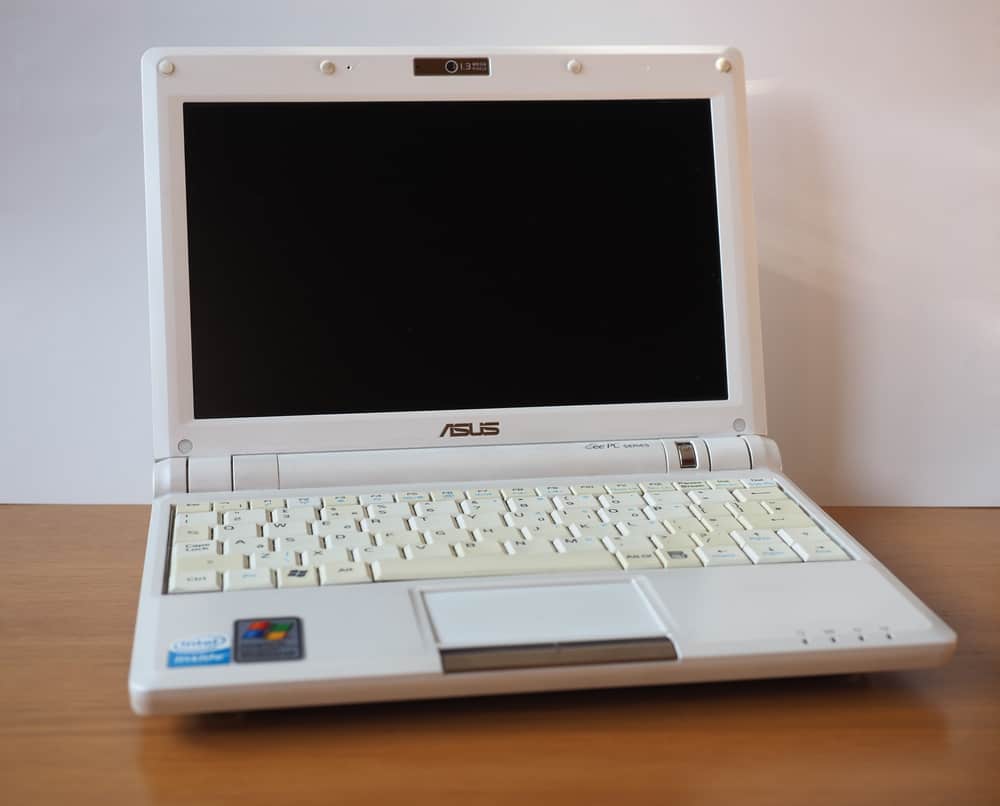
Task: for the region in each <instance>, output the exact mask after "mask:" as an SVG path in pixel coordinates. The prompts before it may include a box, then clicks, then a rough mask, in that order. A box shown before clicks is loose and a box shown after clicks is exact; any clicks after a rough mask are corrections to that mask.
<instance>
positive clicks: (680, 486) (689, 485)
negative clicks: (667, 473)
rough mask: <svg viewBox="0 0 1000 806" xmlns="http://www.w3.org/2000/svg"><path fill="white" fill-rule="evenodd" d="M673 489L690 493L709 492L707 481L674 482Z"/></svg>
mask: <svg viewBox="0 0 1000 806" xmlns="http://www.w3.org/2000/svg"><path fill="white" fill-rule="evenodd" d="M674 488H675V489H677V490H682V491H683V492H686V493H688V492H691V490H711V489H712V488H711V487H709V485H708V482H707V481H675V482H674Z"/></svg>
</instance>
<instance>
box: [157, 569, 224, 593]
mask: <svg viewBox="0 0 1000 806" xmlns="http://www.w3.org/2000/svg"><path fill="white" fill-rule="evenodd" d="M221 589H222V583H221V582H220V580H219V575H218V574H217V573H216V572H215V571H192V572H189V573H182V574H171V575H170V580H169V582H168V585H167V590H168V591H169V592H170V593H209V592H212V591H217V590H221Z"/></svg>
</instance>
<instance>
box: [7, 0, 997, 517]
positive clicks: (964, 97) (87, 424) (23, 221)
mask: <svg viewBox="0 0 1000 806" xmlns="http://www.w3.org/2000/svg"><path fill="white" fill-rule="evenodd" d="M573 43H581V44H584V43H586V44H590V43H607V44H615V43H669V44H692V43H697V44H716V43H718V44H734V45H737V46H739V47H741V48H742V49H743V51H744V55H745V57H746V61H747V66H748V75H749V78H750V80H751V93H752V95H751V98H750V104H749V109H750V128H751V132H750V134H751V145H752V150H753V163H754V183H755V196H756V206H757V211H756V212H757V220H758V231H759V242H760V258H761V268H762V272H761V287H762V300H763V303H762V304H763V313H764V343H765V357H766V365H767V389H768V407H769V415H770V418H769V419H770V431H771V433H772V434H773V435H774V436H775V437H776V438H777V439H778V441H779V444H780V445H781V446H782V449H783V453H784V458H785V463H786V469H787V470H788V471H789V472H790V473H791V475H792V476H793V477H795V478H796V479H797V480H798V481H800V483H801V484H802V485H803V486H804V487H805V489H806V490H807V491H809V492H810V493H811V494H813V496H815V497H816V498H818V499H819V501H821V502H822V503H826V504H847V503H855V504H914V505H929V504H956V505H957V504H979V505H982V504H993V505H996V504H998V503H1000V473H998V471H1000V234H998V233H1000V212H998V211H1000V3H997V2H995V0H994V1H993V2H991V0H982V2H952V3H940V2H939V3H924V2H919V3H918V2H901V1H900V0H897V1H896V2H885V1H884V0H880V1H879V2H875V1H874V0H872V1H869V2H857V1H856V0H852V1H851V2H843V0H839V1H838V0H833V1H827V2H813V3H804V2H795V0H784V1H778V0H776V1H775V2H758V3H749V2H732V1H730V2H699V1H698V0H688V1H687V2H662V1H661V2H655V3H654V2H629V1H628V0H615V2H604V3H594V2H568V1H565V0H553V1H551V2H545V0H535V1H534V2H512V1H511V0H505V1H504V2H499V0H498V1H497V2H492V3H478V2H468V1H467V2H458V1H456V2H426V1H424V2H419V3H415V2H405V0H394V1H393V2H388V1H385V2H364V1H363V0H353V2H343V0H323V1H322V2H303V1H302V0H299V1H298V2H290V3H279V2H273V0H213V1H212V2H206V0H168V1H167V2H156V3H153V2H134V0H133V1H132V2H127V1H126V2H111V1H110V0H91V2H79V1H77V2H71V1H70V0H67V1H66V2H24V1H23V0H14V1H13V2H11V0H3V2H2V3H0V66H2V70H0V166H2V174H0V180H2V181H0V362H2V364H0V369H2V375H0V378H2V384H3V389H2V395H0V501H144V500H147V499H148V497H149V491H150V456H151V436H150V423H149V420H150V414H149V412H150V393H149V368H148V335H147V315H146V278H145V253H144V219H143V169H142V150H141V140H140V111H139V80H138V74H139V70H138V67H139V56H140V54H141V52H142V51H143V50H145V49H146V48H147V47H150V46H152V45H271V44H273V45H293V44H301V45H324V44H328V45H362V44H364V45H379V44H384V45H390V44H391V45H399V44H414V45H418V44H419V45H439V44H440V45H451V44H498V45H503V44H507V45H517V44H524V45H533V44H573Z"/></svg>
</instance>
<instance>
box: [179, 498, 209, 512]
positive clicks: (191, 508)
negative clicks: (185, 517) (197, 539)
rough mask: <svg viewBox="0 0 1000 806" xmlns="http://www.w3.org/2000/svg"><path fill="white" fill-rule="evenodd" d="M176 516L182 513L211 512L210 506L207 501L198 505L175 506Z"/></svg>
mask: <svg viewBox="0 0 1000 806" xmlns="http://www.w3.org/2000/svg"><path fill="white" fill-rule="evenodd" d="M176 507H177V512H178V514H180V513H184V512H211V511H212V504H211V503H210V502H208V501H202V502H201V503H200V504H177V505H176Z"/></svg>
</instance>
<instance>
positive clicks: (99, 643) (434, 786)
mask: <svg viewBox="0 0 1000 806" xmlns="http://www.w3.org/2000/svg"><path fill="white" fill-rule="evenodd" d="M830 512H831V513H832V515H833V516H834V517H835V518H836V519H837V520H839V521H840V522H841V523H842V524H843V525H844V526H845V527H846V528H847V529H848V530H849V531H850V532H851V533H852V534H854V535H855V536H857V537H858V538H859V539H860V540H861V542H862V543H864V544H865V545H866V546H867V547H868V548H869V549H870V550H871V551H872V552H873V553H874V554H875V555H876V556H878V557H879V558H880V559H882V560H883V562H885V563H886V564H887V565H888V566H889V567H890V568H891V569H892V570H893V571H894V572H895V573H896V575H897V576H899V577H900V579H902V581H903V582H904V583H905V584H907V585H908V586H909V587H910V588H911V589H912V590H913V591H915V592H916V593H917V595H918V596H920V598H922V599H923V600H924V601H925V602H926V603H927V604H928V605H930V607H931V608H933V609H934V610H935V611H936V612H937V613H938V614H939V615H941V616H942V617H943V618H944V619H945V621H947V622H948V623H949V624H950V625H951V626H952V627H953V628H954V629H955V630H956V631H957V632H958V636H959V644H958V651H957V653H956V656H955V657H954V659H953V660H952V661H951V663H950V664H949V665H947V666H945V667H943V668H940V669H930V670H924V671H911V672H899V673H895V672H892V673H883V674H873V675H854V676H841V677H819V678H803V679H794V680H770V681H755V682H739V683H719V684H702V685H684V686H673V687H669V686H664V687H655V688H642V689H623V690H607V691H589V692H575V693H560V694H554V695H553V694H546V695H524V696H512V697H494V698H480V699H462V700H444V701H433V702H418V703H402V704H399V703H397V704H385V705H364V706H346V707H337V708H311V709H301V710H288V711H270V712H266V711H264V712H255V713H248V714H235V715H213V716H203V717H158V718H145V719H140V718H139V717H135V716H133V715H132V713H131V711H130V710H129V707H128V699H127V693H126V677H127V673H128V661H129V652H130V648H131V642H132V626H133V623H134V618H135V606H136V599H137V591H138V583H139V574H140V570H141V564H142V556H143V550H144V542H145V532H146V524H147V518H148V509H147V508H146V507H138V506H101V507H83V506H2V507H0V542H2V545H3V546H4V547H5V550H6V551H7V559H6V561H5V563H4V565H3V569H4V570H3V575H2V584H0V640H2V649H0V673H2V686H0V776H2V778H0V803H3V804H10V805H11V806H15V804H16V805H18V806H20V804H35V803H41V804H44V803H60V804H85V803H102V804H114V805H115V806H126V805H130V804H146V803H157V804H159V803H169V804H174V803H177V804H180V803H221V804H240V805H241V806H250V804H256V803H267V804H285V803H289V804H291V803H310V802H316V803H338V804H339V803H371V804H379V803H406V804H419V803H433V804H443V803H448V804H451V803H463V804H464V803H477V804H478V803H504V804H510V803H515V804H523V803H527V802H545V803H547V804H553V803H563V802H565V803H577V804H590V803H594V804H598V803H599V804H620V803H651V804H660V803H663V804H676V803H698V804H709V803H723V802H725V803H733V804H740V806H744V805H745V804H758V803H759V804H775V803H795V804H800V803H804V804H809V806H820V804H838V806H841V805H843V804H868V803H871V804H876V803H877V804H887V803H889V804H900V805H902V804H906V806H909V804H924V803H934V804H945V803H947V804H951V805H953V806H957V805H958V804H978V803H982V804H987V803H990V804H996V803H1000V773H998V767H1000V663H998V661H1000V629H998V625H1000V620H998V613H1000V601H998V598H1000V594H998V583H1000V510H989V509H966V510H960V509H832V510H830ZM845 595H848V596H849V595H850V592H849V591H845Z"/></svg>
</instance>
